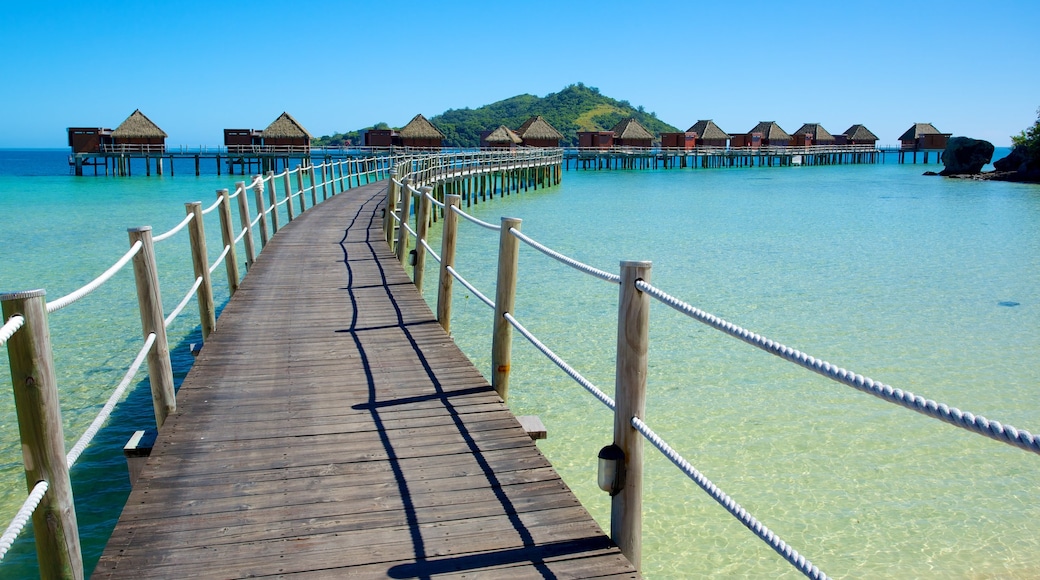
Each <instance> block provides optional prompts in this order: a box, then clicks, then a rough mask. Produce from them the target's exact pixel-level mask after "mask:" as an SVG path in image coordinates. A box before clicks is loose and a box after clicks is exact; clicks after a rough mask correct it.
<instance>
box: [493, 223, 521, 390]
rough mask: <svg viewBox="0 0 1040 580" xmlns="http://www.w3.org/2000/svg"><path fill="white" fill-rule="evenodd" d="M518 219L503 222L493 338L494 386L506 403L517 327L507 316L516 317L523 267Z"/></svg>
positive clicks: (499, 241) (499, 244)
mask: <svg viewBox="0 0 1040 580" xmlns="http://www.w3.org/2000/svg"><path fill="white" fill-rule="evenodd" d="M520 222H521V220H520V219H518V218H506V217H504V218H502V231H501V232H500V233H499V239H498V281H497V282H496V283H495V321H494V325H493V326H492V332H493V334H492V337H491V386H492V387H495V391H496V392H498V396H499V397H502V400H503V401H505V400H506V399H507V397H508V396H509V365H510V361H511V359H512V349H513V326H512V325H511V324H509V321H508V320H506V318H505V314H506V313H507V312H508V313H510V314H512V313H513V304H514V302H515V300H516V270H517V266H518V265H519V263H520V240H518V239H517V238H516V236H514V235H513V234H511V233H509V230H511V229H516V230H518V231H519V230H520Z"/></svg>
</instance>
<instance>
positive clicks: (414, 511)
mask: <svg viewBox="0 0 1040 580" xmlns="http://www.w3.org/2000/svg"><path fill="white" fill-rule="evenodd" d="M381 199H382V197H381V194H380V195H377V196H375V197H373V198H372V199H370V200H368V201H366V202H365V203H364V204H363V205H362V206H361V208H360V209H359V211H358V213H357V214H356V215H355V216H354V218H353V219H352V220H351V223H350V224H349V225H348V226H347V228H346V232H345V234H344V237H343V239H342V240H341V242H340V245H341V246H342V248H343V256H344V260H343V262H344V265H345V266H346V269H347V279H348V284H347V287H346V290H347V292H348V294H349V295H350V299H351V302H352V303H354V302H355V300H354V290H355V288H354V286H353V282H354V271H353V267H352V265H351V264H352V262H357V261H359V260H360V261H372V259H373V258H374V257H375V256H376V248H375V246H374V245H373V243H379V244H383V243H385V242H384V241H383V240H382V239H377V240H373V239H372V231H373V229H372V226H373V224H374V223H375V216H376V215H377V213H378V212H374V211H369V212H365V207H366V206H370V204H372V203H378V202H379V201H380V200H381ZM364 213H367V214H368V215H370V218H369V223H368V224H365V226H364V227H365V239H364V241H363V242H361V241H348V240H347V238H348V236H349V232H350V230H351V228H354V227H357V226H358V221H359V220H360V219H362V215H363V214H364ZM376 231H380V230H376ZM348 245H349V246H355V248H350V247H348ZM374 263H375V265H376V267H377V268H378V269H379V279H381V280H382V281H383V287H384V288H386V295H387V298H388V299H389V301H390V304H391V306H392V307H393V310H394V315H395V316H396V318H397V325H396V328H399V329H400V330H401V332H402V333H403V334H404V336H405V337H406V338H407V340H408V342H409V344H410V345H411V347H412V350H413V351H414V353H415V357H416V360H418V361H419V362H420V364H421V365H422V368H423V370H424V372H425V374H426V376H427V377H428V378H429V380H430V381H431V383H432V385H433V387H434V389H435V390H436V392H435V393H434V394H431V395H428V396H421V397H406V398H401V399H393V400H380V399H379V394H378V393H377V391H376V380H375V377H374V375H373V372H372V367H371V364H370V361H369V357H368V353H367V352H366V350H365V346H364V342H363V340H362V336H361V334H360V333H362V332H365V331H366V330H371V329H365V328H360V327H358V325H357V322H358V311H357V309H355V310H354V312H353V315H352V318H351V326H350V328H348V329H346V330H344V331H342V332H345V333H348V334H350V335H351V337H352V339H353V340H354V344H355V346H356V347H357V349H358V352H359V354H360V357H361V361H362V364H363V366H364V368H365V377H366V380H367V381H368V389H369V398H368V401H367V402H366V403H363V404H359V405H355V406H354V407H353V408H354V409H358V410H367V411H368V412H369V413H370V414H371V417H372V422H373V424H374V425H375V427H376V429H377V431H378V434H379V438H380V440H381V442H382V444H383V447H384V449H385V451H386V454H387V458H388V460H389V463H390V466H391V468H392V470H393V473H394V478H395V480H396V481H397V487H398V492H399V493H400V494H401V498H402V501H403V503H404V511H405V516H406V521H407V523H408V528H409V533H410V535H411V538H412V546H413V552H414V556H415V563H411V564H405V565H398V566H394V567H392V568H391V569H390V571H389V574H390V576H391V577H393V578H430V577H432V576H433V575H435V574H440V573H443V572H446V571H461V570H469V569H476V568H483V567H487V566H492V565H503V564H509V563H518V562H531V563H532V564H534V566H535V568H536V569H537V570H538V571H539V572H540V574H541V575H542V577H544V578H555V575H554V574H553V573H552V571H551V570H549V568H548V566H546V564H545V561H544V559H545V557H546V556H547V554H553V555H556V554H563V553H570V552H575V551H578V550H581V549H587V548H588V547H589V542H591V541H592V539H589V540H576V541H571V542H563V543H560V544H557V545H550V546H545V547H540V546H537V545H536V544H535V542H534V539H533V537H532V536H531V533H530V531H529V530H528V529H527V528H526V526H525V525H524V523H523V522H522V521H521V520H520V517H519V515H518V511H517V509H516V508H515V507H514V506H513V503H512V501H511V500H510V499H509V497H508V496H507V495H506V493H505V490H504V489H503V485H502V483H501V482H500V481H499V478H498V476H497V475H496V473H495V471H494V469H493V468H492V467H491V466H490V465H489V463H488V460H487V459H486V458H484V457H483V456H482V455H481V453H480V448H479V445H478V444H477V442H476V441H475V439H474V438H473V436H472V434H471V433H470V432H469V430H468V429H467V427H466V425H465V424H464V423H463V421H462V419H461V418H460V416H459V412H458V410H457V409H456V408H455V405H454V404H453V403H452V397H458V396H462V395H468V394H473V393H476V392H486V391H491V390H492V389H491V386H490V385H487V386H486V387H483V388H476V389H474V388H468V389H461V390H458V391H453V392H446V391H445V390H444V388H443V386H442V384H441V383H440V381H439V379H438V378H437V375H436V373H434V371H433V369H432V367H431V366H430V364H429V362H428V360H427V358H426V356H425V354H424V352H423V350H422V348H421V347H420V346H419V344H418V342H417V341H416V340H415V338H414V336H413V334H412V332H411V327H413V326H415V323H409V322H406V321H405V320H404V315H403V313H402V311H401V308H400V306H399V305H398V304H397V301H396V299H395V298H394V295H393V293H392V292H391V291H390V285H389V283H388V281H387V278H386V272H385V270H384V269H383V267H382V265H381V264H380V263H379V261H378V260H376V261H374ZM369 287H370V288H371V286H369ZM429 324H437V323H436V322H435V321H433V320H431V321H430V322H429ZM424 400H431V401H441V402H442V404H443V405H444V408H445V409H446V410H447V411H448V413H449V415H450V417H451V420H452V422H453V423H454V426H455V428H456V429H457V430H458V434H459V435H460V436H461V437H462V439H463V441H464V443H465V445H466V447H467V448H468V449H469V450H470V452H471V453H472V454H473V457H474V458H475V460H476V462H477V464H478V466H479V468H480V470H481V472H482V474H483V476H484V477H485V478H487V481H488V483H489V484H490V487H491V490H492V491H493V493H494V494H495V497H496V499H497V501H498V502H499V503H501V505H502V507H503V511H504V513H505V514H506V515H507V517H508V518H509V521H510V524H511V525H512V527H513V529H514V530H515V531H516V532H517V533H518V534H519V536H520V538H521V540H522V541H523V545H524V547H523V548H520V549H513V550H505V551H500V552H497V553H480V554H468V555H464V556H457V557H449V558H438V559H437V560H436V561H431V560H429V559H428V558H429V557H430V554H429V553H428V550H427V547H426V542H425V540H424V539H423V536H422V530H421V524H420V519H419V516H418V508H417V507H416V505H415V502H414V499H413V497H412V492H411V491H410V488H409V483H408V478H407V476H406V474H405V472H404V470H403V469H402V468H401V466H400V463H399V461H398V454H397V451H396V450H395V448H394V445H393V443H392V442H391V441H390V433H389V430H388V429H387V428H386V426H385V425H384V422H383V418H382V417H381V415H380V410H381V409H384V408H387V407H394V406H400V405H406V404H411V403H415V402H421V401H424ZM599 541H600V542H604V543H607V544H609V540H606V539H601V540H599ZM603 547H606V546H603Z"/></svg>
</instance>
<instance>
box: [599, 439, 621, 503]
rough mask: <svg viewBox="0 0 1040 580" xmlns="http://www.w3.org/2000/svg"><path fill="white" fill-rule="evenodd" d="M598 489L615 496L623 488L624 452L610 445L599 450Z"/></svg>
mask: <svg viewBox="0 0 1040 580" xmlns="http://www.w3.org/2000/svg"><path fill="white" fill-rule="evenodd" d="M596 482H597V483H598V484H599V488H600V489H602V490H603V491H605V492H607V493H609V494H610V495H611V496H615V495H617V494H618V492H620V491H621V489H622V488H624V487H625V452H624V451H622V450H621V448H620V447H618V446H617V445H614V444H613V443H611V444H610V445H607V446H606V447H604V448H603V449H600V450H599V472H598V473H597V477H596Z"/></svg>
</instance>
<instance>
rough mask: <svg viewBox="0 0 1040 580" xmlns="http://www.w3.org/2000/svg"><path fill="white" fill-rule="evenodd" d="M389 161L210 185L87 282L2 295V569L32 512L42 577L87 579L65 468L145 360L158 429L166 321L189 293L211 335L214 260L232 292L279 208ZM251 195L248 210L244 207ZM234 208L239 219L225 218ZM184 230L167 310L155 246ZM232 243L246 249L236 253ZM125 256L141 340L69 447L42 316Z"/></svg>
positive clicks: (140, 233) (166, 361)
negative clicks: (13, 449) (5, 474)
mask: <svg viewBox="0 0 1040 580" xmlns="http://www.w3.org/2000/svg"><path fill="white" fill-rule="evenodd" d="M392 164H393V159H392V158H390V157H386V156H380V157H368V158H359V159H348V160H338V161H334V162H327V163H323V164H321V165H317V166H315V165H307V166H300V167H296V168H293V169H287V170H285V171H283V172H282V173H278V174H275V173H274V172H273V171H272V172H268V173H267V174H266V175H256V176H254V177H253V178H252V181H250V182H249V183H246V182H244V181H240V182H238V183H236V185H235V189H234V191H233V192H229V190H228V189H222V190H219V191H217V192H216V198H217V199H216V201H215V202H213V203H212V204H211V205H208V206H207V207H205V208H203V206H202V203H201V202H191V203H186V204H185V210H186V211H185V213H186V216H185V218H184V219H183V220H182V221H181V222H180V223H179V224H178V225H177V226H175V227H174V228H172V229H171V230H169V231H167V232H165V233H162V234H159V235H153V234H152V229H151V227H150V226H142V227H134V228H130V229H129V230H128V234H129V243H130V248H129V250H128V251H127V252H126V253H125V254H124V255H123V256H121V257H120V258H119V259H118V260H116V261H115V263H114V264H113V265H112V266H111V267H110V268H109V269H108V270H106V271H105V272H104V273H102V274H101V275H99V276H98V277H97V278H95V279H94V280H93V281H91V282H90V283H88V284H86V285H85V286H83V287H81V288H79V289H78V290H75V291H74V292H72V293H70V294H68V295H66V296H64V297H62V298H59V299H57V300H53V301H47V300H46V292H45V291H44V290H29V291H25V292H14V293H7V294H0V305H2V311H3V319H2V322H3V325H2V326H0V346H6V347H7V352H8V357H9V360H10V366H11V379H12V383H13V387H14V399H15V406H16V410H17V415H18V423H19V431H20V435H21V448H22V449H23V457H24V462H25V478H26V484H27V488H28V498H27V499H26V500H25V502H24V503H23V505H22V507H21V509H19V510H18V512H17V514H16V515H15V516H14V518H13V519H12V521H11V523H10V525H8V526H7V529H6V530H5V531H4V533H3V534H2V535H0V570H2V565H3V563H2V560H3V558H4V556H5V555H6V554H7V552H8V550H9V549H10V547H11V545H12V544H13V543H14V541H15V539H16V538H17V537H18V535H19V534H20V533H21V531H22V529H23V528H24V527H25V525H26V524H27V523H28V521H29V519H30V518H31V519H32V521H33V531H34V534H35V540H36V553H37V560H38V562H39V569H40V575H41V577H43V578H83V577H84V570H83V558H82V554H81V550H80V541H79V532H78V530H77V519H76V509H75V505H74V502H73V497H72V488H71V480H70V476H69V470H70V469H71V468H72V466H73V465H74V464H75V463H76V460H77V459H78V458H79V457H80V455H81V454H82V453H83V451H84V450H85V449H86V447H87V446H88V445H89V444H90V442H91V440H92V439H93V438H94V436H95V435H96V434H97V432H98V431H99V430H100V429H101V427H102V426H103V425H104V424H105V422H106V421H107V420H108V418H109V416H110V415H111V413H112V411H113V410H114V409H115V408H116V406H117V404H118V403H119V401H120V400H121V399H122V397H123V395H124V394H125V393H126V390H127V389H128V388H129V386H130V385H131V383H132V382H133V381H134V379H135V377H136V376H137V374H138V372H139V370H140V367H141V366H142V365H143V364H145V363H147V368H148V379H149V383H150V385H151V391H152V402H153V409H154V414H155V424H156V426H158V427H161V426H162V424H163V422H164V421H165V420H166V417H167V416H168V415H169V414H170V413H172V412H173V411H174V410H176V407H177V402H176V397H175V394H174V380H173V373H172V363H171V360H170V347H169V344H168V342H167V336H166V329H167V327H169V326H170V325H171V324H172V323H173V321H174V320H175V319H176V318H177V317H178V316H179V315H180V314H182V312H183V311H184V309H185V308H186V307H187V305H188V304H189V303H190V302H191V300H192V299H193V298H194V299H195V300H196V303H197V306H198V313H199V319H200V326H201V329H202V336H203V339H205V338H206V337H208V336H209V334H210V333H211V332H212V331H213V330H214V328H215V327H216V321H217V319H216V308H215V305H214V303H215V299H214V291H213V284H212V281H211V276H212V275H214V274H216V271H217V270H218V269H221V266H223V268H224V270H225V272H226V275H227V280H228V288H229V292H230V294H231V295H234V293H235V291H236V290H237V288H238V282H239V279H240V277H241V276H240V272H241V270H240V269H239V265H240V263H241V264H242V265H244V266H245V268H246V269H248V268H249V267H251V266H252V265H253V263H254V260H255V259H256V256H257V254H259V252H260V251H261V250H262V249H263V248H264V246H266V245H267V243H268V241H269V240H270V237H271V236H273V235H275V234H276V233H277V231H278V228H279V220H280V217H279V216H280V215H285V216H287V218H288V220H290V221H292V220H293V219H294V217H295V216H296V215H298V214H299V213H302V212H304V211H306V210H307V209H308V207H313V206H315V205H317V204H318V203H320V202H321V201H324V200H326V199H328V198H329V197H330V196H333V195H336V194H339V193H342V192H344V191H347V190H348V189H350V188H352V187H357V186H360V185H362V184H363V183H370V182H374V181H377V180H381V179H386V177H387V176H388V175H389V174H390V171H391V167H392ZM250 195H252V201H253V202H254V204H253V208H254V210H253V211H255V215H254V213H253V211H251V209H250V203H249V199H248V198H249V197H250ZM236 212H237V213H238V220H237V223H235V220H234V219H233V218H232V214H233V213H236ZM212 214H216V215H217V216H218V218H219V229H220V239H221V250H220V253H219V256H218V257H217V258H216V260H214V261H212V262H211V261H210V260H209V252H208V250H207V246H206V241H207V235H206V231H205V224H204V222H205V219H206V216H210V215H212ZM185 229H187V230H188V242H189V243H188V247H189V248H190V253H191V262H192V267H193V274H194V278H193V280H192V282H191V283H190V288H189V289H188V291H187V292H186V293H185V294H184V296H183V298H182V299H181V300H180V301H179V303H178V304H177V305H176V306H175V307H174V308H173V309H171V310H167V309H166V308H165V307H164V302H163V300H162V296H161V293H160V289H159V282H158V267H157V264H156V259H155V257H156V255H155V246H156V244H159V243H164V242H166V241H167V240H170V239H172V238H174V237H175V236H177V235H178V234H179V233H180V232H181V231H183V230H185ZM257 238H259V239H257ZM240 244H241V245H240ZM239 247H241V248H242V250H243V251H244V256H239V254H238V248H239ZM131 263H132V264H133V271H134V280H135V285H136V289H137V303H138V310H139V312H140V317H141V330H142V344H141V347H140V349H139V351H138V352H137V353H136V354H135V355H133V356H132V357H129V358H132V359H133V360H132V362H131V363H130V365H129V367H128V370H127V372H126V374H125V375H124V377H123V379H122V380H121V381H120V382H119V384H118V385H117V386H116V387H115V389H114V390H113V391H112V393H111V395H110V396H109V398H108V399H107V401H106V403H105V404H104V406H103V408H102V410H101V412H100V413H98V415H97V417H96V418H95V419H94V420H93V422H92V423H91V424H90V426H89V427H88V428H87V429H86V431H85V432H84V433H83V434H82V435H81V436H80V438H79V440H78V441H77V442H76V444H75V445H74V446H73V447H72V449H70V450H69V451H68V452H67V453H66V451H65V435H64V428H63V424H62V419H61V402H60V400H59V390H58V385H57V379H56V372H55V367H54V362H53V357H52V352H51V341H50V325H49V322H48V317H49V315H50V314H53V313H56V312H58V311H60V310H62V309H64V308H66V307H68V306H71V305H72V304H74V303H76V302H78V301H79V300H81V299H84V298H87V297H88V296H89V295H90V294H91V293H93V292H94V291H96V290H97V289H98V288H100V287H102V286H103V285H104V284H106V283H107V282H108V281H109V280H111V279H112V278H113V277H114V276H115V275H116V274H117V273H119V272H120V271H121V270H122V269H123V268H125V267H126V266H127V265H128V264H131ZM128 302H130V300H129V299H128ZM98 364H99V365H100V364H102V362H101V361H99V362H98Z"/></svg>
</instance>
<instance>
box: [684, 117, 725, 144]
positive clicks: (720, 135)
mask: <svg viewBox="0 0 1040 580" xmlns="http://www.w3.org/2000/svg"><path fill="white" fill-rule="evenodd" d="M686 132H687V133H695V134H696V135H697V145H699V146H700V147H725V146H726V144H727V143H728V142H729V138H730V137H729V134H728V133H726V132H725V131H723V130H722V129H720V128H719V126H718V125H716V124H715V122H714V121H712V120H711V119H704V120H701V121H697V122H696V123H694V124H693V126H692V127H690V128H689V129H687V130H686Z"/></svg>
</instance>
